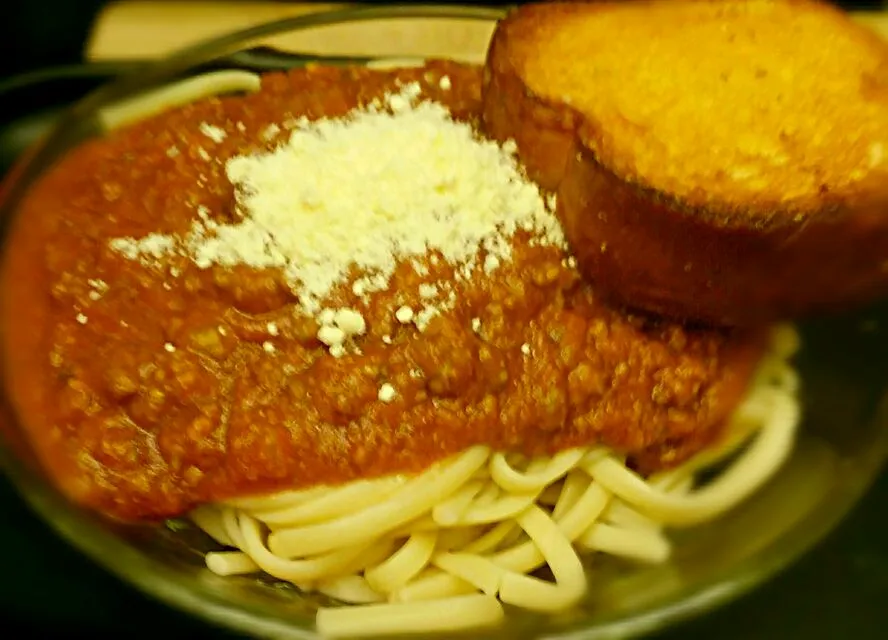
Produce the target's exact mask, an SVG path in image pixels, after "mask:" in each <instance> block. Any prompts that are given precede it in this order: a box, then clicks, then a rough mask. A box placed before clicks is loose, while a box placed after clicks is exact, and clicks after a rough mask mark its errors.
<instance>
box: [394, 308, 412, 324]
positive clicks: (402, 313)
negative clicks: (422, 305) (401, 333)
mask: <svg viewBox="0 0 888 640" xmlns="http://www.w3.org/2000/svg"><path fill="white" fill-rule="evenodd" d="M395 318H396V319H397V321H398V322H400V323H401V324H408V323H410V322H411V321H412V320H413V309H411V308H410V307H407V306H404V307H401V308H400V309H398V310H397V311H395Z"/></svg>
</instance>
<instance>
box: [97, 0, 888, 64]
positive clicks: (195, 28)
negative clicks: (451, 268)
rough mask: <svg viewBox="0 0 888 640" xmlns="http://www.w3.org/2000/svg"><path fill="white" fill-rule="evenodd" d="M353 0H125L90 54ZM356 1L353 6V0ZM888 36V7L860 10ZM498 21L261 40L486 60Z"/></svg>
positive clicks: (174, 45) (395, 24)
mask: <svg viewBox="0 0 888 640" xmlns="http://www.w3.org/2000/svg"><path fill="white" fill-rule="evenodd" d="M347 6H350V5H349V4H345V3H341V4H333V3H323V4H322V3H293V2H243V1H242V2H237V1H232V0H228V1H224V2H195V1H185V2H164V1H162V0H125V1H123V2H118V3H114V4H112V5H110V6H108V7H107V8H106V9H105V10H104V11H103V12H102V13H101V15H100V16H99V17H98V19H97V21H96V24H95V28H94V30H93V34H92V38H91V39H90V42H89V44H88V45H87V51H86V54H87V57H88V58H89V59H92V60H109V59H116V60H122V59H132V58H146V57H155V56H160V55H163V54H166V53H170V52H172V51H175V50H176V49H178V48H181V47H184V46H187V45H189V44H194V43H195V42H198V41H200V40H204V39H207V38H212V37H214V36H219V35H222V34H225V33H228V32H231V31H234V30H237V29H242V28H245V27H249V26H254V25H257V24H261V23H263V22H268V21H271V20H277V19H280V18H284V17H289V16H295V15H299V14H305V13H308V12H312V11H323V10H330V9H334V8H342V7H347ZM351 6H354V5H351ZM855 17H856V18H857V19H858V20H860V21H861V22H864V23H866V24H867V25H869V26H871V27H872V28H874V29H875V30H876V31H879V32H880V33H882V34H883V35H884V36H885V37H886V38H888V13H885V12H882V13H859V14H856V16H855ZM492 30H493V24H492V23H486V22H478V21H471V20H424V21H422V22H421V23H418V22H417V21H408V20H403V19H402V20H386V21H374V22H372V23H363V24H349V25H339V26H335V27H325V28H323V29H315V30H312V31H309V32H303V33H298V34H289V35H284V36H277V37H274V38H270V39H267V40H264V41H262V44H269V45H273V46H276V47H278V48H281V49H283V50H288V51H297V50H298V51H300V52H306V53H327V54H341V55H380V56H435V57H449V58H454V59H460V60H468V61H479V60H482V59H483V57H484V52H485V50H486V48H487V42H488V40H489V38H490V34H491V32H492Z"/></svg>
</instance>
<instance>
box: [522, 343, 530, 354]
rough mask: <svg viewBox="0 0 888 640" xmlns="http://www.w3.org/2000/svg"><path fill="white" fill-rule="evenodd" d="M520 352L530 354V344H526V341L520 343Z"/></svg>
mask: <svg viewBox="0 0 888 640" xmlns="http://www.w3.org/2000/svg"><path fill="white" fill-rule="evenodd" d="M521 353H523V354H524V355H526V356H529V355H530V345H529V344H527V343H526V342H525V343H524V344H522V345H521Z"/></svg>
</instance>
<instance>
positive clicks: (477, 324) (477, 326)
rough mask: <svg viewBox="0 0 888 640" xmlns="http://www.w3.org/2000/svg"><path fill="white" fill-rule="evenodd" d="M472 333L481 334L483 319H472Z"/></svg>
mask: <svg viewBox="0 0 888 640" xmlns="http://www.w3.org/2000/svg"><path fill="white" fill-rule="evenodd" d="M472 331H474V332H475V333H480V332H481V318H472Z"/></svg>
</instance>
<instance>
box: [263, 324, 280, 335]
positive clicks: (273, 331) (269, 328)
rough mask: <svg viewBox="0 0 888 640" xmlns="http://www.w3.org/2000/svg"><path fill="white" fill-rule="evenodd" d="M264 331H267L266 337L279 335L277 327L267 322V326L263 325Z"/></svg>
mask: <svg viewBox="0 0 888 640" xmlns="http://www.w3.org/2000/svg"><path fill="white" fill-rule="evenodd" d="M265 329H266V330H267V331H268V335H270V336H276V335H278V333H279V331H278V326H277V324H275V323H274V322H269V323H268V324H267V325H265Z"/></svg>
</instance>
